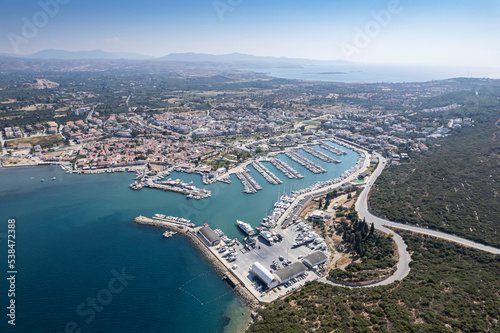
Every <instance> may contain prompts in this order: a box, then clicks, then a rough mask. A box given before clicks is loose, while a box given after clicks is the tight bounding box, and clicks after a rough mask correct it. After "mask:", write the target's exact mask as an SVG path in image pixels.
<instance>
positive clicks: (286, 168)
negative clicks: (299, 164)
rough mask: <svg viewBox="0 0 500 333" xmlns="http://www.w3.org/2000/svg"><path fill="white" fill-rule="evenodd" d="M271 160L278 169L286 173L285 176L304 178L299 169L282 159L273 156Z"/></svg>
mask: <svg viewBox="0 0 500 333" xmlns="http://www.w3.org/2000/svg"><path fill="white" fill-rule="evenodd" d="M269 162H271V163H272V164H273V165H274V166H275V167H276V169H278V170H279V171H281V172H283V173H284V174H285V176H287V177H288V178H290V179H302V178H304V176H302V175H301V174H300V173H299V172H298V171H297V170H295V169H294V168H292V167H291V166H289V165H288V164H286V163H285V162H283V161H282V160H280V159H277V158H271V159H270V160H269Z"/></svg>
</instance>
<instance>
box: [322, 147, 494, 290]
mask: <svg viewBox="0 0 500 333" xmlns="http://www.w3.org/2000/svg"><path fill="white" fill-rule="evenodd" d="M374 156H376V157H378V159H379V165H378V167H377V169H376V170H375V171H374V172H373V174H372V175H371V176H370V178H369V180H368V182H367V184H366V186H365V188H364V189H363V192H361V195H360V197H359V198H358V200H357V201H356V210H357V211H358V214H359V217H360V218H363V217H364V218H365V219H366V222H368V223H373V224H374V225H375V229H377V230H380V231H382V232H384V233H387V234H388V233H392V234H393V235H394V237H393V239H394V241H395V242H396V246H397V249H398V253H399V261H398V264H397V269H396V272H395V273H394V274H393V275H392V276H390V277H389V278H387V279H385V280H383V281H380V282H377V283H374V284H369V285H363V286H356V287H374V286H379V285H388V284H391V283H393V282H395V281H401V280H402V279H403V278H405V277H406V276H407V275H408V274H409V273H410V261H411V257H410V254H409V253H408V250H407V246H406V243H405V242H404V240H403V238H402V237H401V236H400V235H398V234H397V233H395V232H394V231H392V230H390V229H388V228H386V226H389V227H393V228H398V229H403V230H408V231H411V232H416V233H420V234H424V235H429V236H433V237H437V238H441V239H444V240H447V241H451V242H455V243H458V244H461V245H464V246H469V247H472V248H475V249H478V250H482V251H485V252H489V253H493V254H500V249H497V248H494V247H492V246H487V245H483V244H479V243H476V242H473V241H471V240H468V239H464V238H460V237H457V236H454V235H450V234H447V233H444V232H440V231H435V230H429V229H426V228H420V227H416V226H412V225H406V224H401V223H396V222H392V221H389V220H386V219H382V218H380V217H377V216H375V215H373V214H372V213H370V211H369V210H368V202H367V198H368V193H369V192H370V189H371V187H372V186H373V184H374V183H375V180H376V179H377V177H378V176H380V174H381V173H382V170H383V169H384V167H385V165H386V164H387V161H386V160H385V158H383V157H382V156H381V155H380V154H377V153H375V154H374ZM319 281H321V282H324V283H328V284H331V285H334V286H340V287H349V288H353V287H354V286H350V285H345V284H341V283H335V282H331V281H329V280H327V279H326V278H321V279H320V280H319Z"/></svg>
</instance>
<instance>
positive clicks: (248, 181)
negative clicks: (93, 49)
mask: <svg viewBox="0 0 500 333" xmlns="http://www.w3.org/2000/svg"><path fill="white" fill-rule="evenodd" d="M236 177H238V179H239V180H240V181H241V183H242V184H243V192H244V193H247V194H252V193H256V192H257V191H258V190H262V186H260V185H259V183H257V181H256V180H255V179H254V178H253V177H252V176H251V175H250V170H248V169H247V168H244V171H243V172H238V173H236Z"/></svg>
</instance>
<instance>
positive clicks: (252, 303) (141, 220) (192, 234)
mask: <svg viewBox="0 0 500 333" xmlns="http://www.w3.org/2000/svg"><path fill="white" fill-rule="evenodd" d="M134 223H136V224H141V225H148V226H153V227H158V228H163V229H167V230H172V231H176V232H178V233H179V234H181V235H184V236H186V237H187V239H189V240H190V241H191V243H192V244H193V245H194V246H195V247H196V248H197V249H198V250H199V251H200V252H201V253H202V254H203V256H204V257H205V258H206V259H207V260H208V261H209V262H210V263H211V264H212V266H213V267H214V268H215V270H216V271H217V272H218V273H219V274H221V275H222V276H223V277H225V276H230V277H231V278H234V275H232V274H228V273H230V269H229V268H228V267H226V266H225V265H224V263H223V262H221V261H220V260H219V259H218V258H217V257H216V256H215V255H214V254H213V253H212V252H211V251H210V250H209V249H208V247H207V246H206V245H205V244H204V243H203V242H202V241H201V240H200V239H199V238H198V236H197V235H196V233H197V231H198V229H199V228H200V227H198V228H190V227H185V225H183V224H180V223H174V222H167V221H161V220H158V219H151V218H148V217H145V216H138V217H136V218H135V219H134ZM181 225H182V228H179V226H181ZM239 282H240V283H239V284H238V285H237V286H236V287H235V288H234V289H233V290H234V291H235V292H236V293H237V294H238V295H239V296H240V297H241V298H242V299H243V300H244V301H245V303H246V304H247V305H248V306H249V307H250V308H252V309H256V308H257V307H258V306H259V304H260V303H259V301H258V300H257V299H256V298H255V296H253V295H252V293H250V292H249V291H248V290H247V289H246V287H245V285H244V284H243V283H242V282H241V281H239Z"/></svg>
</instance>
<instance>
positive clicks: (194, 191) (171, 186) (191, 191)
mask: <svg viewBox="0 0 500 333" xmlns="http://www.w3.org/2000/svg"><path fill="white" fill-rule="evenodd" d="M134 184H135V183H134ZM134 184H132V185H134ZM140 185H142V186H143V187H149V188H156V189H159V190H163V191H169V192H175V193H180V194H184V195H185V196H187V197H188V198H194V199H205V198H208V197H210V196H211V195H212V193H211V192H210V191H208V190H205V189H200V188H197V187H196V186H193V185H192V184H187V183H183V182H182V181H180V180H170V179H169V180H167V181H163V182H153V181H147V182H140V183H137V185H136V187H140ZM132 188H134V187H132ZM141 188H142V187H141ZM135 189H139V188H135Z"/></svg>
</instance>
